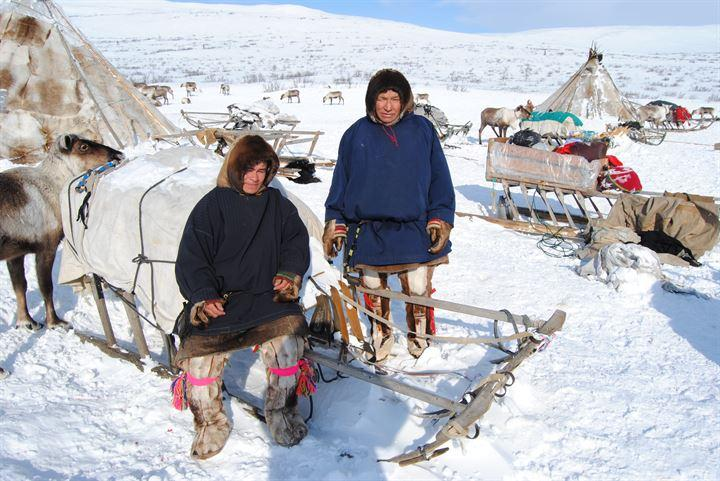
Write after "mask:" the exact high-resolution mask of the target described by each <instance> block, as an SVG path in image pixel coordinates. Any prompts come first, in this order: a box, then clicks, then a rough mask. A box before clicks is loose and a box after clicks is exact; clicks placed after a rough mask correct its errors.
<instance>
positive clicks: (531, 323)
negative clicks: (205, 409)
mask: <svg viewBox="0 0 720 481" xmlns="http://www.w3.org/2000/svg"><path fill="white" fill-rule="evenodd" d="M90 277H91V279H90V281H91V282H89V283H88V284H89V289H90V291H91V292H92V295H93V298H94V299H95V303H96V306H97V309H98V314H99V317H100V324H101V326H102V331H103V333H104V337H101V336H99V335H96V334H87V333H77V332H76V333H75V334H76V335H78V336H79V337H80V338H81V339H82V340H83V341H84V342H90V343H91V344H93V345H95V346H97V347H98V348H99V349H100V350H101V351H103V352H104V353H105V354H107V355H109V356H111V357H115V358H119V359H122V360H124V361H127V362H130V363H132V364H133V365H135V366H136V367H137V368H138V369H139V370H141V371H144V369H145V367H147V366H148V365H150V364H156V366H155V367H153V368H152V372H154V373H155V374H157V375H159V376H161V377H165V378H170V377H172V376H174V375H175V374H177V371H176V369H175V368H174V367H173V362H174V357H175V355H176V353H177V351H176V348H175V339H174V336H173V335H170V334H166V333H164V332H163V331H162V330H160V329H159V328H158V330H159V331H160V334H161V335H162V338H163V343H164V351H163V353H162V355H161V356H160V357H159V358H156V359H152V360H151V359H150V351H149V349H148V346H147V342H146V340H145V334H144V331H143V325H144V324H147V325H153V323H152V321H151V320H150V319H147V318H144V316H142V314H140V313H139V311H138V309H137V307H136V305H135V297H134V295H133V294H132V293H128V292H124V291H121V290H118V289H116V288H114V287H112V286H110V285H108V284H107V283H105V282H104V281H103V280H102V279H100V278H99V277H98V276H97V275H92V276H90ZM104 288H109V289H110V290H112V291H113V292H114V293H115V294H117V295H118V296H119V297H120V298H121V300H122V301H123V303H124V305H125V308H126V309H125V311H126V314H127V316H128V320H129V321H130V327H131V330H132V334H133V340H134V347H135V349H134V350H131V349H125V348H121V347H119V346H118V342H117V340H116V338H115V334H114V331H113V327H112V321H111V319H110V316H109V314H108V310H107V307H106V304H105V290H104ZM364 292H367V293H371V294H375V295H379V296H382V297H386V298H389V299H392V300H398V301H404V302H412V303H414V304H420V305H424V306H429V307H434V308H436V309H442V310H445V311H449V312H456V313H462V314H469V315H473V316H476V317H478V318H481V319H483V320H485V321H487V322H494V323H495V330H494V332H495V336H494V337H488V338H475V339H473V338H469V339H468V338H465V337H463V338H452V337H442V336H427V337H429V338H431V339H432V340H433V342H453V343H462V344H487V345H488V346H489V347H493V348H496V349H498V350H500V351H501V352H502V355H503V356H502V357H501V358H500V359H498V360H497V361H495V363H496V364H497V367H496V368H495V371H494V372H493V373H492V374H490V375H488V376H485V377H483V378H482V379H479V380H476V381H475V382H474V383H473V384H472V386H471V389H469V390H468V391H467V392H466V393H464V394H463V396H462V397H461V398H460V399H457V400H454V399H449V398H447V397H443V396H441V395H438V394H436V393H434V392H431V391H429V390H427V389H423V388H421V387H418V386H413V385H411V384H409V383H406V382H403V381H402V380H401V379H398V378H396V377H394V376H389V375H387V372H386V371H385V370H384V367H383V366H382V365H377V364H374V363H372V362H369V361H365V360H364V359H365V357H364V356H363V354H365V353H371V350H372V348H371V346H370V343H369V341H368V339H367V337H366V336H365V334H364V332H363V328H362V325H361V322H360V317H359V313H360V312H363V313H365V314H368V315H369V316H371V317H372V316H373V314H372V313H370V312H369V311H367V310H366V309H365V308H364V307H363V305H362V304H361V303H359V302H358V301H357V298H358V296H359V295H360V294H361V293H364ZM319 298H320V299H319V301H318V307H316V309H315V313H316V316H317V317H320V316H322V315H323V314H322V313H321V311H322V312H325V313H327V312H328V310H324V309H321V307H320V306H325V307H327V306H329V305H331V306H332V307H331V308H330V312H331V313H332V324H333V325H332V329H331V331H332V332H331V335H330V336H323V335H318V334H317V332H320V331H321V330H322V329H318V328H317V326H313V324H312V323H311V332H315V333H316V334H311V335H310V337H309V340H310V346H311V347H310V349H308V350H306V352H305V357H306V358H307V359H310V360H312V361H313V362H315V363H317V364H318V365H320V366H323V367H326V368H329V369H331V370H334V371H336V372H338V373H341V374H342V375H344V376H350V377H354V378H356V379H359V380H361V381H364V382H369V383H371V384H374V385H376V386H379V387H382V388H385V389H389V390H391V391H394V392H396V393H398V394H402V395H405V396H408V397H411V398H413V399H417V400H419V401H421V402H425V403H427V404H429V405H431V406H436V407H437V408H439V409H438V410H436V411H430V412H427V413H425V414H423V415H422V416H421V417H424V418H427V419H434V420H442V419H447V421H446V423H445V425H444V426H443V427H442V428H441V429H440V431H439V432H438V434H437V435H436V437H435V439H434V440H433V441H432V442H430V443H428V444H426V445H424V446H422V447H420V448H417V449H415V450H411V451H409V452H407V453H404V454H399V455H397V456H395V457H393V458H390V459H384V460H379V461H387V462H396V463H399V464H400V465H402V466H406V465H410V464H414V463H417V462H420V461H427V460H430V459H432V458H434V457H436V456H439V455H441V454H443V453H445V452H447V451H448V450H449V448H448V447H443V445H444V444H445V443H447V442H448V441H450V440H452V439H457V438H464V437H470V438H471V439H474V438H475V437H477V436H478V435H479V427H478V425H477V422H478V421H479V420H480V419H481V418H482V416H483V415H484V414H485V413H486V412H487V411H488V409H490V407H491V405H492V402H493V401H494V400H495V398H496V397H497V398H499V397H502V396H504V395H505V392H506V390H507V388H508V387H509V386H511V385H512V384H513V382H514V379H515V374H514V370H515V369H516V368H517V367H518V366H519V365H520V364H521V363H522V362H523V361H524V360H525V359H527V358H528V357H530V356H531V355H532V354H534V353H536V352H538V351H539V350H542V349H543V348H544V346H545V345H546V344H547V342H548V341H549V339H550V337H551V336H553V334H554V333H555V332H556V331H558V330H560V329H561V328H562V326H563V324H564V322H565V313H564V312H563V311H560V310H556V311H555V312H554V313H553V314H552V316H551V317H550V318H549V319H548V320H546V321H544V320H533V319H530V318H529V317H528V316H524V315H517V314H514V313H510V312H509V311H494V310H489V309H482V308H478V307H474V306H468V305H464V304H458V303H453V302H448V301H443V300H440V299H434V298H428V297H421V296H406V295H404V294H401V293H397V292H393V291H373V290H369V289H364V288H362V287H360V286H355V287H352V288H351V287H350V286H349V285H348V284H345V283H344V282H341V283H340V286H339V288H337V287H331V288H330V292H329V293H327V294H326V295H325V294H323V295H321V296H319ZM316 316H314V317H316ZM141 317H143V318H144V319H145V321H146V322H145V323H142V322H141V321H140V318H141ZM378 320H382V321H383V322H384V320H383V319H382V318H378ZM315 321H316V320H315V319H313V322H315ZM500 322H502V323H511V324H512V325H513V327H514V332H515V333H514V334H512V335H509V336H502V335H500V334H499V332H500V331H499V329H498V323H500ZM335 332H338V333H339V335H338V336H335V335H334V333H335ZM418 336H419V337H424V336H423V335H421V334H418ZM510 342H515V343H517V349H515V350H511V349H509V348H507V347H505V346H506V345H509V344H508V343H510ZM148 361H150V362H148ZM353 361H359V362H358V363H356V365H351V363H352V362H353ZM406 374H409V375H413V373H406ZM416 374H417V373H416ZM423 374H427V373H423ZM434 374H437V375H441V374H442V372H441V371H438V372H437V373H434ZM226 392H227V391H226ZM227 393H228V394H229V395H230V396H232V397H233V398H235V399H237V400H238V401H239V402H241V403H242V404H243V406H244V409H245V410H246V411H247V412H248V413H249V414H251V415H252V416H254V417H256V418H259V419H261V420H262V412H263V408H262V402H261V401H260V400H259V399H258V398H256V397H255V396H253V395H252V394H249V393H244V392H240V393H230V392H227ZM473 426H474V428H475V432H474V433H471V430H473Z"/></svg>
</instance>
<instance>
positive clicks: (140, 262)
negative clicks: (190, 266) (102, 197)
mask: <svg viewBox="0 0 720 481" xmlns="http://www.w3.org/2000/svg"><path fill="white" fill-rule="evenodd" d="M185 170H187V167H183V168H182V169H180V170H176V171H175V172H173V173H172V174H169V175H167V176H166V177H164V178H162V179H160V180H159V181H157V182H155V183H154V184H153V185H151V186H150V187H148V189H147V190H146V191H145V192H144V193H143V195H142V196H141V197H140V202H139V203H138V230H139V231H140V254H138V255H137V256H136V257H135V258H134V259H133V260H132V262H134V263H137V269H135V278H134V279H133V285H132V290H131V292H132V293H135V288H136V287H137V281H138V276H139V275H140V267H141V266H142V265H143V264H149V265H150V305H151V306H152V307H151V311H152V315H153V317H156V316H155V269H154V268H153V264H154V263H156V262H157V263H162V264H174V263H175V261H166V260H157V259H149V258H148V257H147V256H146V255H145V236H144V234H143V228H142V215H143V212H142V206H143V202H144V201H145V197H146V196H147V195H148V193H150V191H151V190H153V189H154V188H155V187H157V186H158V185H160V184H162V183H163V182H165V181H166V180H168V179H169V178H170V177H172V176H173V175H175V174H179V173H180V172H183V171H185Z"/></svg>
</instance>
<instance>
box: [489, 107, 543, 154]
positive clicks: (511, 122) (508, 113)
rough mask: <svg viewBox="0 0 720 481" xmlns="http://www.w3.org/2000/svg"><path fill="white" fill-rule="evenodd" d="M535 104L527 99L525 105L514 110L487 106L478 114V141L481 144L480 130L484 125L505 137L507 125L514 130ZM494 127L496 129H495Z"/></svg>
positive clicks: (528, 116)
mask: <svg viewBox="0 0 720 481" xmlns="http://www.w3.org/2000/svg"><path fill="white" fill-rule="evenodd" d="M534 108H535V106H534V105H533V103H532V102H531V101H530V100H528V101H527V104H525V106H522V105H518V106H517V107H515V110H512V109H508V108H505V107H500V108H492V107H488V108H486V109H485V110H483V111H482V113H481V114H480V131H479V132H478V143H479V144H481V145H482V131H483V129H485V127H486V126H488V125H489V126H490V128H491V129H492V130H493V132H495V135H496V136H498V137H505V136H506V135H507V130H508V127H512V128H513V129H514V130H517V129H518V124H519V122H520V119H528V118H530V114H531V113H532V111H533V109H534ZM495 127H497V128H498V130H495Z"/></svg>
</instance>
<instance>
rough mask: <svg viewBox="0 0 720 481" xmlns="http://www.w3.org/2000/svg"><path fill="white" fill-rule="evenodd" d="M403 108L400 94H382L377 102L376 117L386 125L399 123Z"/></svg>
mask: <svg viewBox="0 0 720 481" xmlns="http://www.w3.org/2000/svg"><path fill="white" fill-rule="evenodd" d="M401 108H402V105H401V101H400V94H399V93H397V92H395V91H394V90H386V91H385V92H381V93H380V95H378V96H377V99H376V100H375V116H376V117H377V119H378V120H379V121H380V122H381V123H383V124H385V125H392V124H394V123H395V122H396V121H397V119H398V118H399V117H400V109H401Z"/></svg>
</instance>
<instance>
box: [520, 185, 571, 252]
mask: <svg viewBox="0 0 720 481" xmlns="http://www.w3.org/2000/svg"><path fill="white" fill-rule="evenodd" d="M535 196H537V190H535V192H533V196H532V202H531V205H530V209H531V210H533V211H534V210H535ZM547 208H548V209H552V206H550V205H547ZM538 221H540V225H542V226H543V227H545V228H546V229H547V232H546V233H544V234H543V235H542V236H541V237H540V240H539V241H537V243H536V244H535V245H536V246H537V248H538V249H540V250H541V251H542V253H543V254H545V255H546V256H548V257H554V258H556V259H563V258H566V257H574V256H575V251H576V250H577V247H576V246H575V245H574V244H572V243H571V242H568V241H567V239H566V238H565V237H563V236H562V235H560V232H562V230H563V228H562V227H557V228H556V227H555V226H551V225H550V224H548V223H547V222H545V221H543V220H542V219H541V218H540V217H539V216H538Z"/></svg>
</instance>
